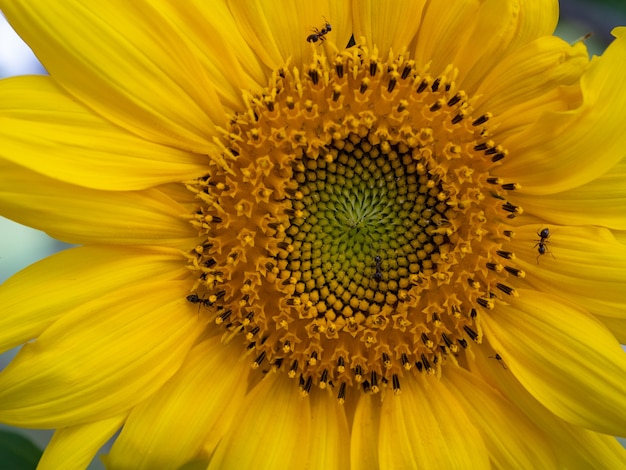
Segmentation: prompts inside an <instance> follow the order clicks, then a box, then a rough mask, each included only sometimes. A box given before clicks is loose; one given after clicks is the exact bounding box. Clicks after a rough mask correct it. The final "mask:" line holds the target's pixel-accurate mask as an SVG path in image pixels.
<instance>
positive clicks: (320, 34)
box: [306, 18, 333, 43]
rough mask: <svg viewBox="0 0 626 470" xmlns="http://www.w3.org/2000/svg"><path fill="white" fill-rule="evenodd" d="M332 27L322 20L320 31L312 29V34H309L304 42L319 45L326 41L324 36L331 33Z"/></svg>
mask: <svg viewBox="0 0 626 470" xmlns="http://www.w3.org/2000/svg"><path fill="white" fill-rule="evenodd" d="M332 29H333V27H332V26H331V25H330V23H329V22H328V21H327V20H326V18H324V26H323V27H322V29H317V28H313V33H312V34H309V35H308V36H307V38H306V42H317V41H319V42H320V43H322V42H324V41H325V40H326V38H325V36H326V35H327V34H328V33H330V32H331V31H332Z"/></svg>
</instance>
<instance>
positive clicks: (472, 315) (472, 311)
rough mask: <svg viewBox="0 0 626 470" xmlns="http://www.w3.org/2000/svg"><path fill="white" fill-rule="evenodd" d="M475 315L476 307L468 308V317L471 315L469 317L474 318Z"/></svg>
mask: <svg viewBox="0 0 626 470" xmlns="http://www.w3.org/2000/svg"><path fill="white" fill-rule="evenodd" d="M476 315H477V314H476V309H475V308H473V309H471V310H470V317H471V318H476Z"/></svg>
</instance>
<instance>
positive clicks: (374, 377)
mask: <svg viewBox="0 0 626 470" xmlns="http://www.w3.org/2000/svg"><path fill="white" fill-rule="evenodd" d="M370 378H371V380H372V387H377V386H378V374H376V372H374V371H372V373H371V374H370Z"/></svg>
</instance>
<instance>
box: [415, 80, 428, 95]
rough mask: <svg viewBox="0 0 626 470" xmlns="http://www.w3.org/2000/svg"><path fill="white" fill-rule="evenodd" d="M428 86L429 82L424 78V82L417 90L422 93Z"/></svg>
mask: <svg viewBox="0 0 626 470" xmlns="http://www.w3.org/2000/svg"><path fill="white" fill-rule="evenodd" d="M427 87H428V82H427V81H426V80H422V83H420V84H419V86H418V87H417V92H418V93H421V92H423V91H424V90H425V89H426V88H427Z"/></svg>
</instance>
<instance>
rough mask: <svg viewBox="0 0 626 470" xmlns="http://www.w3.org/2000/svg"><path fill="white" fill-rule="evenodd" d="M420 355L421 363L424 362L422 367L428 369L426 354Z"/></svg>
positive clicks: (428, 363)
mask: <svg viewBox="0 0 626 470" xmlns="http://www.w3.org/2000/svg"><path fill="white" fill-rule="evenodd" d="M420 357H421V359H422V363H423V364H424V367H425V368H426V370H428V369H430V362H428V359H427V358H426V356H425V355H424V354H422V355H421V356H420Z"/></svg>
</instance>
